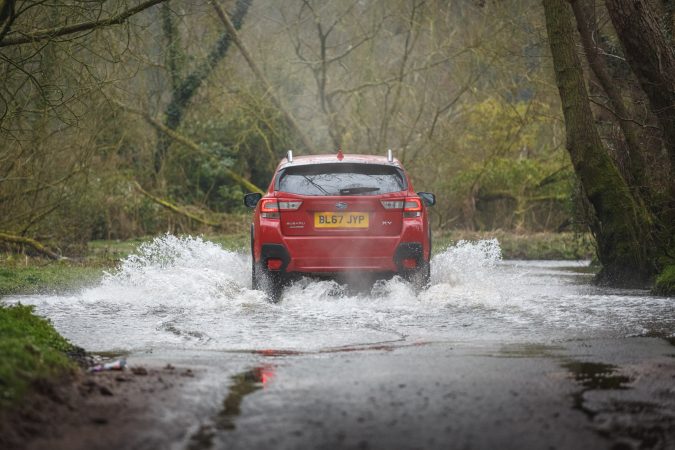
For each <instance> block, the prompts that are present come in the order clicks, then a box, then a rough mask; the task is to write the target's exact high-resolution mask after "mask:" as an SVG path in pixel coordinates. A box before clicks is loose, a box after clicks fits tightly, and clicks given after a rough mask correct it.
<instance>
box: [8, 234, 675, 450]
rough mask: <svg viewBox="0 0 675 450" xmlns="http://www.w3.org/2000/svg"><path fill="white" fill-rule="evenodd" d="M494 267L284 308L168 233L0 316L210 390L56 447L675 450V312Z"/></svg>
mask: <svg viewBox="0 0 675 450" xmlns="http://www.w3.org/2000/svg"><path fill="white" fill-rule="evenodd" d="M500 253H501V252H500V248H499V244H498V242H497V241H496V240H486V241H479V242H459V243H457V244H456V245H453V246H450V247H448V248H446V249H443V250H442V251H441V252H440V253H438V254H437V255H436V256H435V257H434V258H433V260H432V273H431V285H430V286H429V288H427V289H425V290H423V291H421V292H416V291H415V290H413V288H412V286H411V285H409V284H408V283H406V282H405V281H403V280H401V279H399V278H396V277H395V278H393V279H390V280H386V281H380V282H377V283H376V284H375V285H374V286H373V287H372V289H370V288H368V289H366V290H365V291H358V290H355V289H352V288H351V287H350V286H345V285H341V284H339V283H337V282H334V281H326V280H323V281H321V280H311V279H301V280H299V281H297V282H295V283H294V284H292V285H291V286H289V287H288V288H287V289H285V291H284V293H283V296H282V299H281V301H280V302H279V303H270V302H269V301H268V300H267V299H266V298H265V295H264V294H263V293H262V292H259V291H254V290H252V289H251V279H250V264H251V261H250V257H249V256H248V255H247V254H246V253H245V252H242V253H237V252H232V251H228V250H224V249H223V248H221V247H220V246H218V245H216V244H214V243H211V242H208V241H204V240H202V239H200V238H195V237H175V236H171V235H166V236H162V237H159V238H157V239H155V240H154V241H152V242H149V243H147V244H144V245H142V246H141V247H140V248H139V249H138V250H137V251H136V253H135V254H134V255H131V256H130V257H128V258H126V259H125V260H124V261H121V263H120V265H119V267H118V268H117V269H116V270H114V271H111V273H109V274H107V275H106V276H105V277H104V279H103V280H102V281H101V282H100V283H99V284H98V285H96V286H92V287H88V288H84V289H82V290H80V291H78V292H73V293H70V294H59V295H52V294H45V295H30V296H14V297H10V298H6V299H4V300H5V301H8V302H22V303H24V304H31V305H35V309H36V312H37V313H38V314H40V315H43V316H46V317H48V318H50V319H51V320H52V321H53V323H54V325H55V327H56V328H57V329H58V330H59V332H61V333H62V334H63V335H64V336H66V337H67V338H69V339H70V340H71V341H72V342H73V343H75V344H77V345H79V346H82V347H84V348H86V349H87V350H89V351H92V352H113V353H115V352H118V353H124V354H127V355H128V358H129V361H130V365H131V366H132V367H133V366H134V365H138V364H148V365H153V364H154V367H162V366H163V365H166V364H167V363H170V364H171V365H172V366H176V367H178V368H181V369H180V370H185V368H187V367H190V368H191V369H192V371H193V372H191V373H194V374H196V376H195V377H194V378H189V380H191V381H190V382H189V383H188V382H186V383H183V382H181V383H180V387H176V388H174V391H173V394H172V395H168V394H164V393H162V394H159V393H157V392H156V393H155V394H146V396H145V397H143V398H141V399H140V400H139V401H140V402H141V404H142V405H143V408H141V410H142V411H145V412H146V413H147V414H146V416H145V418H144V421H143V422H140V421H139V422H136V421H134V420H132V421H128V424H127V426H126V428H125V427H124V426H123V425H119V424H118V425H111V426H112V429H108V430H107V431H106V432H105V433H101V432H99V431H98V429H96V430H94V432H93V433H91V434H90V435H89V436H90V437H91V436H94V437H95V439H94V440H92V439H89V440H83V439H82V436H81V434H80V433H79V430H75V433H76V439H74V440H73V439H68V436H67V435H66V437H64V438H63V439H61V441H59V442H60V444H63V445H61V447H56V448H71V447H70V446H71V445H72V443H73V442H79V443H80V447H79V448H93V447H95V448H120V447H123V448H173V449H185V448H188V449H213V448H215V449H219V448H228V449H237V448H242V449H252V448H253V449H256V448H259V449H269V448H275V449H297V448H321V449H323V448H325V449H332V448H354V449H365V448H374V449H391V448H415V449H419V448H429V449H449V448H450V449H452V448H461V449H493V448H501V449H504V450H506V449H523V448H556V449H570V450H572V449H574V450H576V449H579V448H589V449H590V448H593V449H598V448H607V449H624V448H625V449H669V448H674V447H673V445H674V443H675V387H673V379H675V358H674V357H673V356H675V355H674V352H673V347H672V345H670V344H669V342H668V341H671V342H675V340H674V339H672V338H673V337H674V336H675V299H673V298H666V297H654V296H650V295H648V292H646V291H640V290H619V289H608V288H603V287H597V286H594V285H593V284H592V277H593V273H592V270H591V269H590V268H589V263H588V262H587V261H572V262H570V261H528V262H524V261H504V260H502V258H501V255H500ZM663 338H667V339H663ZM124 384H126V385H128V384H130V383H124ZM147 415H149V416H150V419H148V418H147ZM136 423H140V424H142V425H135V424H136ZM92 426H98V425H92ZM101 436H103V437H105V438H106V439H107V440H102V439H101ZM54 445H55V442H52V441H48V442H45V443H44V446H43V447H38V448H55V447H54ZM92 446H93V447H92Z"/></svg>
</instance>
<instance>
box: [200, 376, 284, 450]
mask: <svg viewBox="0 0 675 450" xmlns="http://www.w3.org/2000/svg"><path fill="white" fill-rule="evenodd" d="M273 378H274V366H272V365H263V366H258V367H254V368H252V369H249V370H246V371H244V372H241V373H238V374H236V375H234V376H232V377H231V380H232V384H231V385H230V387H229V389H228V393H227V396H226V397H225V400H223V407H222V409H221V410H220V412H219V413H218V414H217V415H216V416H215V417H214V418H213V419H212V420H211V421H210V422H209V423H206V424H203V425H201V426H200V427H199V429H198V430H197V432H196V433H194V434H193V435H192V436H191V437H190V440H189V443H188V446H187V447H188V449H190V450H201V449H209V448H212V447H213V444H214V442H213V440H214V438H215V436H216V435H217V433H218V432H222V431H231V430H234V429H235V428H236V423H235V421H236V419H237V417H238V416H239V415H241V403H242V401H243V400H244V398H245V397H246V396H247V395H250V394H253V393H254V392H256V391H259V390H261V389H264V388H265V385H266V384H267V383H269V382H270V381H271V380H272V379H273Z"/></svg>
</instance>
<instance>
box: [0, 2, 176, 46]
mask: <svg viewBox="0 0 675 450" xmlns="http://www.w3.org/2000/svg"><path fill="white" fill-rule="evenodd" d="M164 1H166V0H148V1H146V2H143V3H141V4H139V5H138V6H135V7H133V8H129V9H127V10H126V11H123V12H121V13H119V14H116V15H114V16H112V17H109V18H107V19H101V20H91V21H87V22H80V23H76V24H73V25H64V26H60V27H55V28H45V29H43V30H37V31H33V32H31V33H21V34H20V35H19V36H12V35H10V36H8V37H7V38H6V39H4V40H2V41H0V47H8V46H10V45H21V44H28V43H30V42H36V41H41V40H44V39H53V38H55V37H59V36H65V35H68V34H73V33H79V32H82V31H89V30H93V29H94V28H101V27H107V26H110V25H119V24H121V23H123V22H124V21H126V20H127V19H128V18H129V17H131V16H133V15H134V14H138V13H139V12H141V11H144V10H146V9H148V8H150V7H151V6H154V5H156V4H158V3H162V2H164ZM13 34H14V33H13ZM16 34H19V33H16Z"/></svg>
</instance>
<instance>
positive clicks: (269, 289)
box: [252, 262, 284, 303]
mask: <svg viewBox="0 0 675 450" xmlns="http://www.w3.org/2000/svg"><path fill="white" fill-rule="evenodd" d="M252 277H253V280H252V285H253V289H256V290H260V291H263V292H264V293H265V294H266V295H267V297H268V298H269V299H270V300H271V301H273V302H275V303H276V302H278V301H279V300H281V292H282V291H283V289H284V276H283V274H282V273H280V272H272V271H269V270H267V269H266V268H265V267H263V265H262V264H260V263H256V262H254V263H253V268H252Z"/></svg>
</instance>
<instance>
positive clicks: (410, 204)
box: [403, 197, 422, 217]
mask: <svg viewBox="0 0 675 450" xmlns="http://www.w3.org/2000/svg"><path fill="white" fill-rule="evenodd" d="M421 215H422V201H421V200H420V199H419V198H417V197H408V198H406V199H405V206H404V207H403V217H420V216H421Z"/></svg>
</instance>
